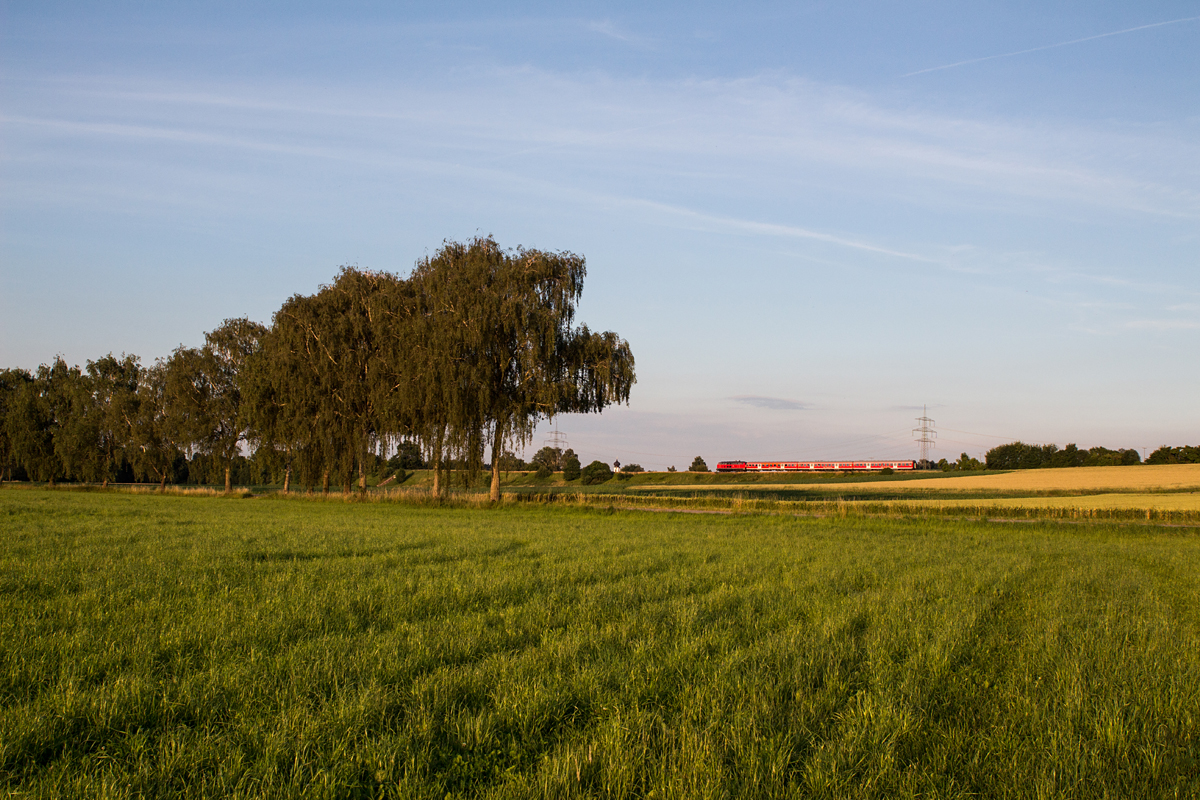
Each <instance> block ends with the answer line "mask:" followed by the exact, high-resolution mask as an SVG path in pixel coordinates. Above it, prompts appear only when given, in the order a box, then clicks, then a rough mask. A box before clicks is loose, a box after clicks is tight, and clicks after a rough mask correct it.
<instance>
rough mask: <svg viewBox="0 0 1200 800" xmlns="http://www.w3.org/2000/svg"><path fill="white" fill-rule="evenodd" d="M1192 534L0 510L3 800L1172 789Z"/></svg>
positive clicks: (109, 497)
mask: <svg viewBox="0 0 1200 800" xmlns="http://www.w3.org/2000/svg"><path fill="white" fill-rule="evenodd" d="M1197 598H1200V536H1197V534H1196V532H1195V529H1194V528H1182V527H1179V528H1171V527H1156V526H1148V525H1141V526H1137V525H1117V524H1098V523H1088V524H1062V523H1053V522H1045V521H1035V522H1029V523H1022V524H995V523H992V524H989V523H983V522H969V521H961V520H952V519H927V520H917V519H883V518H879V519H872V518H866V517H857V518H856V517H853V516H850V517H845V518H841V517H832V518H827V519H819V518H795V517H788V516H783V515H779V516H766V515H738V514H732V515H713V514H685V513H678V514H665V513H646V512H632V511H630V512H625V511H616V512H613V511H611V510H609V509H604V508H588V507H583V506H571V505H569V504H550V505H537V504H533V503H514V504H510V505H505V506H502V507H499V508H495V509H479V508H465V507H436V506H419V505H404V504H397V503H386V502H375V503H366V502H364V503H354V502H340V501H339V502H333V501H327V502H326V501H317V500H303V499H288V498H282V497H270V498H261V497H259V498H250V499H223V498H213V497H186V496H163V495H134V494H120V493H100V492H96V493H83V492H70V491H48V490H36V489H31V490H17V489H5V490H0V612H2V613H0V782H2V784H3V788H4V790H5V792H6V793H8V794H10V795H15V796H31V797H172V796H177V797H217V796H240V797H313V798H318V797H330V798H333V797H404V798H443V797H446V796H454V797H468V796H469V797H496V798H501V797H504V798H507V797H513V798H517V797H564V798H565V797H629V798H642V797H657V798H668V797H674V798H704V797H728V798H740V797H829V798H842V797H878V798H891V797H1013V798H1029V797H1068V798H1071V797H1078V798H1102V797H1113V798H1116V797H1196V796H1200V603H1197Z"/></svg>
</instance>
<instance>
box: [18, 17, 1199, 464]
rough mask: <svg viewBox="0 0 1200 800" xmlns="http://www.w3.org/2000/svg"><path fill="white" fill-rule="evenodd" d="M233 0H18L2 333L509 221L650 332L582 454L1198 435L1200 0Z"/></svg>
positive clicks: (160, 350)
mask: <svg viewBox="0 0 1200 800" xmlns="http://www.w3.org/2000/svg"><path fill="white" fill-rule="evenodd" d="M243 5H244V4H233V3H229V4H219V3H205V4H202V5H192V6H188V5H183V4H161V3H148V2H145V3H104V4H93V5H88V4H82V3H70V4H55V3H13V2H7V3H3V4H0V9H2V10H0V188H2V191H0V364H3V365H5V366H23V367H27V368H31V367H35V366H36V365H37V364H38V363H41V362H45V361H49V360H50V359H52V358H54V356H55V355H57V354H62V355H63V356H64V357H65V358H66V359H67V360H68V361H70V362H72V363H83V362H84V361H86V360H87V359H94V358H97V357H99V356H101V355H103V354H105V353H107V352H109V351H114V352H117V353H120V352H132V353H137V354H138V355H140V356H141V357H142V359H143V361H144V362H150V361H153V360H154V359H155V358H158V357H161V356H164V355H167V354H168V353H169V352H170V351H171V350H172V349H173V348H174V347H176V346H178V345H180V344H185V345H195V344H198V343H200V342H201V341H202V339H203V333H204V331H206V330H210V329H212V328H213V327H215V326H216V325H218V324H220V322H221V320H222V319H224V318H227V317H232V316H241V315H247V316H250V317H251V318H254V319H258V320H261V321H264V322H268V321H269V320H270V316H271V314H272V312H273V311H274V310H275V309H276V308H278V306H279V305H280V303H281V302H282V301H283V300H284V299H286V298H287V297H288V296H290V295H292V294H296V293H305V294H307V293H311V292H313V291H315V290H316V289H317V287H318V286H319V285H320V284H321V283H322V282H325V281H328V280H329V279H331V278H332V277H333V275H334V274H335V273H336V270H337V267H338V265H340V264H357V265H359V266H360V267H364V268H370V269H377V270H388V271H392V272H397V273H401V274H405V273H407V272H408V271H409V270H410V269H411V268H412V266H413V264H414V262H415V261H416V260H417V259H418V258H420V257H422V256H423V255H425V254H427V253H431V252H433V251H435V250H436V249H437V247H438V246H439V245H440V243H441V242H442V240H444V239H465V238H467V237H471V236H473V235H475V234H476V233H485V234H486V233H491V234H494V235H495V237H496V238H497V240H498V241H499V242H500V243H501V244H503V245H505V246H516V245H525V246H530V247H539V248H546V249H555V250H571V251H574V252H578V253H582V254H583V255H585V256H586V257H587V259H588V279H587V283H586V286H585V291H584V299H583V302H582V305H581V308H580V319H581V320H582V321H585V322H587V323H588V324H589V325H590V326H592V327H593V328H600V329H611V330H615V331H617V332H619V333H620V334H621V335H622V336H624V337H625V338H627V339H628V340H629V341H630V343H631V344H632V346H633V349H634V353H635V355H636V357H637V360H638V376H639V381H638V384H637V386H636V387H635V388H634V392H633V396H632V400H631V403H630V404H629V406H628V407H621V408H617V409H610V410H608V411H606V412H605V413H604V414H602V415H598V416H591V417H564V418H563V419H561V420H559V424H560V427H561V428H562V430H563V431H564V432H566V434H567V437H568V439H569V441H570V442H571V444H572V445H573V446H574V447H575V449H576V450H577V451H578V452H580V454H581V456H583V457H584V458H585V460H590V459H591V458H602V459H604V460H606V461H612V460H613V459H614V458H619V459H620V460H621V461H622V462H629V461H637V462H638V463H641V464H643V465H644V466H646V467H648V468H665V467H666V466H669V465H672V464H674V465H675V466H677V467H680V468H683V467H685V466H686V465H687V464H688V463H689V462H690V460H691V457H692V456H694V455H696V454H697V453H699V454H702V455H703V456H704V457H705V458H706V459H707V460H708V461H709V462H710V464H711V463H712V462H714V461H716V460H718V459H724V458H735V457H737V458H802V457H839V456H843V457H870V456H877V457H913V456H914V455H915V453H916V448H915V445H914V444H912V435H911V428H912V427H914V425H915V421H914V419H913V418H914V417H916V416H919V415H920V409H921V407H922V405H923V404H928V407H929V415H930V416H931V417H934V418H935V419H936V420H937V421H938V428H939V431H940V433H939V439H940V445H939V448H938V449H937V451H936V452H937V455H939V456H946V457H949V458H951V459H953V458H954V457H956V456H957V455H958V454H959V453H960V452H962V451H967V452H969V453H971V454H973V455H977V454H979V453H982V452H983V451H985V450H986V449H988V448H989V447H991V446H993V445H995V444H999V443H1003V442H1004V441H1011V440H1012V439H1016V438H1022V439H1024V440H1025V441H1036V442H1056V443H1058V444H1059V445H1064V444H1066V443H1067V442H1077V443H1078V444H1080V445H1081V446H1090V445H1097V444H1100V445H1105V446H1109V447H1138V448H1151V449H1153V448H1154V447H1157V446H1158V445H1160V444H1185V443H1186V444H1196V443H1200V402H1197V398H1200V368H1198V366H1200V19H1198V18H1200V2H1163V3H1155V2H1147V3H1139V4H1127V3H1120V4H1118V3H1096V2H1088V3H1084V2H1076V3H1003V4H999V3H949V2H945V3H938V2H927V3H919V2H918V3H856V4H845V3H790V4H782V3H781V4H751V5H748V6H745V7H738V8H737V10H731V8H732V6H731V5H730V4H709V5H705V4H694V3H689V4H678V5H669V4H661V5H657V6H655V7H654V8H651V9H647V8H646V7H644V5H645V4H628V5H621V4H607V5H605V4H597V3H588V4H571V3H545V4H508V5H507V6H505V7H504V9H503V10H499V9H498V8H496V7H494V6H493V5H492V4H480V5H475V4H467V3H459V4H453V3H428V4H403V5H401V6H398V7H397V6H393V5H392V4H338V5H337V6H336V7H335V6H332V5H330V6H319V5H303V4H282V3H281V4H260V5H257V6H256V7H255V8H254V9H251V10H247V9H246V8H244V7H243ZM1160 23H1166V24H1160ZM1148 26H1152V27H1148ZM542 438H543V434H542V433H539V434H538V436H537V437H536V439H535V442H534V443H533V444H534V446H537V445H540V444H541V440H542Z"/></svg>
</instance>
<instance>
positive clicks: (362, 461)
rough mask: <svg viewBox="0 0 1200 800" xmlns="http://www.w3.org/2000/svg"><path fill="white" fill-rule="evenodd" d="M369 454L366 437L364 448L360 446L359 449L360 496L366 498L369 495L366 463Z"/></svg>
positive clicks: (363, 442)
mask: <svg viewBox="0 0 1200 800" xmlns="http://www.w3.org/2000/svg"><path fill="white" fill-rule="evenodd" d="M368 452H369V445H368V443H367V440H366V436H363V438H362V446H360V447H359V448H358V493H359V494H360V495H364V496H365V495H366V493H367V467H366V461H367V453H368Z"/></svg>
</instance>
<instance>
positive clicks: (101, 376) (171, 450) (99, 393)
mask: <svg viewBox="0 0 1200 800" xmlns="http://www.w3.org/2000/svg"><path fill="white" fill-rule="evenodd" d="M585 275H586V267H585V261H584V258H583V257H582V256H579V255H575V254H573V253H569V252H547V251H541V250H533V249H524V248H517V249H515V250H505V249H503V248H501V247H500V246H499V245H498V244H497V243H496V242H495V240H494V239H492V238H491V237H477V238H475V239H474V240H471V241H469V242H465V243H458V242H446V243H445V244H444V245H443V247H442V248H441V249H440V250H439V251H438V252H437V253H436V254H434V255H433V256H430V257H426V258H424V259H422V260H421V261H419V262H418V263H417V265H416V267H415V269H414V270H413V272H412V273H411V275H410V276H408V277H407V278H402V277H399V276H396V275H393V274H390V273H386V272H372V271H368V270H360V269H357V268H352V267H342V268H341V270H340V272H339V273H338V275H337V276H336V278H335V279H334V280H333V282H332V283H331V284H329V285H326V286H322V287H320V289H319V291H317V292H316V293H315V294H312V295H301V294H297V295H294V296H293V297H291V298H289V299H288V300H287V301H286V302H285V303H284V304H283V306H282V307H281V308H280V309H279V310H278V311H276V312H275V314H274V316H273V319H272V322H271V325H270V326H266V325H262V324H259V323H256V322H252V321H250V320H248V319H230V320H226V321H225V322H224V323H223V324H222V325H221V326H219V327H218V328H216V329H215V330H213V331H210V332H208V333H206V334H205V337H204V345H203V346H201V347H197V348H189V347H182V346H181V347H179V348H178V349H176V350H175V351H174V352H173V353H172V354H171V355H170V356H169V357H167V358H164V359H159V360H158V361H156V362H155V363H153V364H151V365H149V366H144V365H142V364H141V363H140V360H139V359H138V357H137V356H134V355H122V356H120V357H117V356H114V355H112V354H109V355H107V356H104V357H103V358H100V359H98V360H97V361H88V362H87V365H86V367H85V368H80V367H78V366H75V367H69V366H67V364H66V363H65V362H64V361H63V360H62V359H61V358H58V359H56V360H55V362H54V363H53V364H51V365H45V364H43V365H42V366H40V367H38V369H37V370H36V371H34V372H29V371H26V370H21V369H7V370H3V371H0V417H2V419H0V422H2V424H0V473H2V474H0V477H3V478H5V479H11V478H12V477H13V476H14V475H15V474H16V472H17V471H18V470H20V471H23V472H24V473H25V474H26V475H27V476H28V477H29V478H31V479H33V480H40V481H50V482H53V481H56V480H82V481H89V482H98V483H102V484H107V483H108V481H110V480H113V479H114V477H115V476H116V475H117V474H118V473H120V472H121V471H122V470H124V471H125V472H131V473H132V474H134V475H135V476H137V477H138V478H141V479H150V480H154V481H155V482H157V483H159V484H160V485H165V484H166V483H168V482H171V481H172V480H173V479H174V478H175V477H176V476H177V472H178V467H179V462H180V459H185V460H188V461H189V463H194V462H195V461H196V460H197V458H198V457H201V458H203V459H204V460H205V461H206V462H207V463H209V464H211V465H213V466H214V467H215V468H217V469H219V470H222V471H223V472H224V482H225V488H226V491H228V490H230V488H231V480H232V472H233V470H234V467H235V464H236V463H237V462H238V460H239V459H244V455H243V453H244V452H249V453H252V454H253V457H254V459H255V460H256V461H257V462H258V463H259V464H260V465H270V466H271V467H273V468H274V469H276V470H277V471H278V472H279V473H281V474H282V477H283V486H284V490H285V491H288V490H289V489H290V486H291V484H292V482H293V481H298V482H300V483H302V484H303V485H305V486H306V487H308V488H309V489H312V488H313V487H314V486H315V485H317V484H318V483H319V484H320V486H321V488H322V490H323V491H328V490H329V487H330V484H331V483H334V484H340V485H341V487H342V490H343V491H346V492H348V491H350V489H351V486H352V485H353V484H354V483H355V482H357V484H358V487H359V489H360V490H365V488H366V475H367V473H368V471H369V470H370V469H371V468H372V467H373V466H375V465H376V464H377V463H378V462H379V460H380V457H381V455H382V454H383V453H384V452H385V451H386V452H391V451H392V450H393V449H397V446H398V445H400V446H401V448H400V451H399V452H404V449H403V446H405V445H406V446H407V447H408V448H409V453H410V455H411V451H412V449H414V448H415V449H416V450H417V451H418V452H419V454H420V457H421V459H422V460H423V461H424V462H427V464H428V466H429V468H431V469H433V470H434V488H433V491H434V493H435V494H444V493H445V491H446V489H447V486H448V471H449V469H450V468H451V465H455V466H457V467H458V468H460V469H462V470H464V471H465V472H466V473H467V474H468V475H469V477H470V478H471V479H475V478H478V477H481V475H482V472H483V470H484V467H485V461H484V455H485V450H486V449H490V451H491V454H492V457H491V459H490V464H486V466H490V468H491V496H492V498H493V499H499V496H500V470H501V466H502V463H501V462H502V459H501V458H500V457H498V456H499V455H500V454H503V453H505V452H506V447H513V446H524V445H525V444H526V443H527V442H528V441H529V438H530V436H531V435H532V433H533V430H534V428H535V427H536V425H537V423H538V422H539V421H540V420H542V419H545V418H548V417H552V416H554V415H556V414H561V413H569V412H574V413H586V412H598V411H600V410H602V409H603V408H605V407H606V406H608V405H610V404H612V403H620V402H628V399H629V392H630V389H631V387H632V386H633V384H634V382H635V381H636V376H635V371H634V359H633V353H632V351H631V349H630V347H629V344H628V343H627V342H626V341H624V340H623V339H621V338H620V337H619V336H617V334H615V333H613V332H611V331H609V332H603V333H600V332H593V331H591V330H589V328H588V327H587V326H586V325H578V326H577V325H575V322H574V316H575V307H576V304H577V303H578V301H579V298H580V297H581V295H582V291H583V281H584V277H585Z"/></svg>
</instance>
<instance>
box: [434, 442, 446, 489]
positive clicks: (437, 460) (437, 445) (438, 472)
mask: <svg viewBox="0 0 1200 800" xmlns="http://www.w3.org/2000/svg"><path fill="white" fill-rule="evenodd" d="M444 433H445V431H444V430H443V429H442V428H440V427H439V428H438V432H437V434H436V435H435V436H434V437H433V496H434V497H441V496H442V436H443V435H444Z"/></svg>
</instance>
